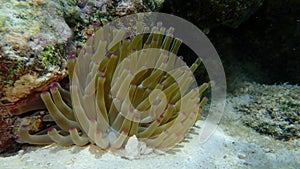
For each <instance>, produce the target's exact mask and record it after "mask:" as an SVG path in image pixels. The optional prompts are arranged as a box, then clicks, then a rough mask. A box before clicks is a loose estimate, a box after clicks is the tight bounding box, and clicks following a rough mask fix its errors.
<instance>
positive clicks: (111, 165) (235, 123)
mask: <svg viewBox="0 0 300 169" xmlns="http://www.w3.org/2000/svg"><path fill="white" fill-rule="evenodd" d="M248 101H249V96H247V95H242V96H238V97H233V96H229V97H228V99H227V105H226V108H225V112H224V115H223V118H222V121H221V123H220V125H219V127H218V129H217V130H216V132H215V133H214V134H213V136H212V137H211V138H210V139H209V140H208V141H207V142H205V143H203V144H200V143H199V135H196V134H191V138H189V139H188V141H187V142H183V143H180V146H181V148H178V149H175V150H174V151H171V152H169V153H164V154H158V153H152V154H149V155H143V156H141V157H139V158H137V159H133V160H129V159H126V158H123V157H121V156H120V155H116V154H115V153H112V152H99V151H97V149H96V148H95V146H86V147H76V146H73V147H60V146H57V145H55V144H53V145H49V146H46V147H38V148H37V147H29V148H27V149H24V150H20V151H19V153H18V154H17V155H14V156H10V157H1V158H0V168H1V169H40V168H43V169H48V168H49V169H50V168H51V169H52V168H53V169H56V168H57V169H65V168H66V169H67V168H74V169H85V168H89V169H98V168H99V169H100V168H101V169H118V168H122V169H138V168H141V169H144V168H145V169H148V168H149V169H150V168H168V169H173V168H180V169H183V168H187V169H196V168H197V169H202V168H204V169H206V168H207V169H211V168H230V169H232V168H233V169H234V168H239V169H241V168H264V169H268V168H284V169H289V168H291V169H299V168H300V140H299V139H296V140H290V141H280V140H274V139H273V138H272V137H269V136H266V135H261V134H259V133H257V132H255V131H254V130H253V129H251V128H249V127H245V126H244V125H243V124H242V123H241V121H240V120H239V119H240V117H241V113H239V112H238V111H237V110H236V109H234V108H233V107H234V106H236V105H239V104H240V103H245V102H248ZM203 123H204V121H203V120H200V121H198V122H197V124H196V126H198V127H194V129H193V133H197V132H199V130H200V127H201V125H202V124H203Z"/></svg>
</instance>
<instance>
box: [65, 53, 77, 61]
mask: <svg viewBox="0 0 300 169" xmlns="http://www.w3.org/2000/svg"><path fill="white" fill-rule="evenodd" d="M75 58H76V55H75V54H72V55H69V56H68V58H67V60H73V59H75Z"/></svg>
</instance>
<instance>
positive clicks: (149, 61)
mask: <svg viewBox="0 0 300 169" xmlns="http://www.w3.org/2000/svg"><path fill="white" fill-rule="evenodd" d="M141 20H142V19H141V18H139V19H138V20H137V21H136V22H135V23H134V24H133V23H129V24H133V25H135V26H132V27H131V29H134V31H135V32H136V34H134V35H130V36H127V35H126V31H127V30H125V29H122V28H115V27H112V26H104V27H102V28H100V29H99V30H97V31H95V33H94V34H93V35H92V36H91V37H90V38H89V40H88V41H87V42H86V46H85V47H84V48H83V49H82V50H81V51H80V53H79V54H78V56H75V55H71V56H70V57H69V58H68V71H69V79H70V90H66V89H64V88H62V87H61V86H60V85H59V83H53V84H51V87H50V91H49V92H43V93H41V99H42V101H43V105H41V103H40V102H38V103H36V104H30V105H28V106H27V107H25V108H23V109H19V110H17V111H16V110H14V111H15V114H22V113H24V112H27V111H32V110H35V109H36V108H39V109H40V108H43V107H44V106H45V107H46V108H47V110H48V112H49V115H47V117H48V119H51V120H52V121H54V122H55V124H56V125H55V126H54V127H52V128H50V129H49V130H48V131H46V132H45V133H44V134H42V133H39V134H30V133H29V130H28V126H24V125H23V126H21V127H20V128H19V129H18V136H17V139H16V140H17V142H19V143H30V144H50V143H53V142H55V143H57V144H59V145H63V146H67V145H73V144H75V145H79V146H83V145H86V144H88V143H92V144H96V145H97V146H98V147H100V148H101V149H120V148H124V146H125V145H126V142H127V140H128V139H129V138H130V137H132V136H135V137H137V138H138V140H139V141H141V142H144V143H146V145H147V146H148V147H151V148H155V149H166V148H170V147H172V146H174V145H176V144H177V143H179V142H180V141H182V140H183V139H185V137H186V133H187V132H188V130H189V129H190V127H192V126H193V125H194V124H195V122H196V121H197V120H199V118H200V117H201V111H202V107H203V106H204V104H205V103H206V102H207V100H208V99H207V98H206V97H202V94H203V92H204V91H205V90H206V89H207V88H208V87H209V86H210V84H209V83H204V84H202V85H200V86H198V85H197V83H196V81H195V79H194V76H193V72H194V71H195V70H196V69H197V67H198V66H199V65H200V63H201V60H200V59H199V58H198V59H197V60H196V61H195V62H194V63H193V64H192V65H191V66H190V67H188V66H187V65H186V64H185V62H183V61H182V59H181V57H177V56H176V54H177V52H178V50H179V47H180V45H181V43H182V42H181V40H179V39H176V38H173V36H172V33H173V31H174V28H172V27H171V28H168V29H166V28H165V27H163V26H162V23H157V25H154V26H152V27H151V28H150V27H146V26H144V25H143V22H141ZM131 31H132V30H131ZM149 32H150V33H149ZM201 98H202V99H201Z"/></svg>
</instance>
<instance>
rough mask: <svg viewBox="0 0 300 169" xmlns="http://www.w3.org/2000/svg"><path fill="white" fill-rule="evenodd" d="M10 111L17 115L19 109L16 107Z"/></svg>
mask: <svg viewBox="0 0 300 169" xmlns="http://www.w3.org/2000/svg"><path fill="white" fill-rule="evenodd" d="M10 112H11V113H12V114H13V115H16V114H18V113H19V109H17V108H14V109H12V110H11V111H10Z"/></svg>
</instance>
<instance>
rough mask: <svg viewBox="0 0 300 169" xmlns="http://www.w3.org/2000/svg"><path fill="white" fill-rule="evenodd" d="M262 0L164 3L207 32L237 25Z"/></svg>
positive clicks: (209, 0)
mask: <svg viewBox="0 0 300 169" xmlns="http://www.w3.org/2000/svg"><path fill="white" fill-rule="evenodd" d="M262 2H263V0H251V1H249V0H223V1H219V0H202V1H198V0H191V1H188V2H187V1H183V0H181V1H178V0H169V1H166V2H165V4H164V8H165V9H164V10H167V11H169V12H171V13H173V14H175V15H177V16H180V17H183V18H185V19H187V20H189V21H192V22H193V23H194V24H196V25H197V26H199V27H200V28H202V29H203V30H204V31H205V30H206V33H208V31H209V29H210V28H214V27H218V26H221V25H223V26H228V27H232V28H236V27H238V26H239V25H240V24H241V23H243V22H244V21H245V20H247V19H248V18H249V17H250V16H251V15H252V14H253V13H254V12H255V11H256V10H257V9H258V8H259V7H260V6H261V5H262Z"/></svg>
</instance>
